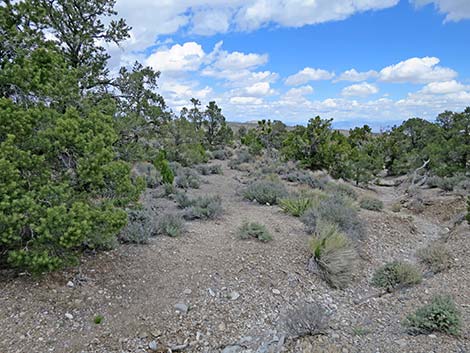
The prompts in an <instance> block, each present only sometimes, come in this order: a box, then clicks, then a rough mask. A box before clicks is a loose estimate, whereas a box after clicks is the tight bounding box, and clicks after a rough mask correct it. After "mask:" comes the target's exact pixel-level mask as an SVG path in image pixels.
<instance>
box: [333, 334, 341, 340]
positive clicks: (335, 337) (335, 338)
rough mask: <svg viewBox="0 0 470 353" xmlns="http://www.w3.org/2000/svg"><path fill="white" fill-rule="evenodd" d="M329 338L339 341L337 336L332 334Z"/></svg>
mask: <svg viewBox="0 0 470 353" xmlns="http://www.w3.org/2000/svg"><path fill="white" fill-rule="evenodd" d="M331 338H333V339H334V340H337V339H339V335H338V334H337V333H333V334H332V335H331Z"/></svg>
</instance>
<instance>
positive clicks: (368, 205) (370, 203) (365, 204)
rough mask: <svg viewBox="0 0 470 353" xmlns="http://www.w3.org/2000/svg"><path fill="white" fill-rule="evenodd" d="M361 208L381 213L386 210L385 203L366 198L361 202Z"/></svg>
mask: <svg viewBox="0 0 470 353" xmlns="http://www.w3.org/2000/svg"><path fill="white" fill-rule="evenodd" d="M359 206H361V208H363V209H365V210H369V211H377V212H380V211H382V210H383V208H384V203H383V202H382V201H381V200H378V199H374V198H372V197H364V198H363V199H361V201H359Z"/></svg>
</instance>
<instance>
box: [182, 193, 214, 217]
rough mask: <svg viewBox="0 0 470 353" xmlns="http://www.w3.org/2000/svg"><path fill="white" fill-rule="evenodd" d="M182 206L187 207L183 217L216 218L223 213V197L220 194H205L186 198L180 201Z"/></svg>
mask: <svg viewBox="0 0 470 353" xmlns="http://www.w3.org/2000/svg"><path fill="white" fill-rule="evenodd" d="M181 202H182V203H181ZM178 203H179V204H180V207H183V208H185V212H184V214H183V217H184V218H185V219H188V220H193V219H214V218H217V217H220V216H221V215H222V213H223V208H222V199H221V198H220V196H205V197H197V198H194V199H189V198H187V199H185V200H184V201H183V200H180V201H179V202H178Z"/></svg>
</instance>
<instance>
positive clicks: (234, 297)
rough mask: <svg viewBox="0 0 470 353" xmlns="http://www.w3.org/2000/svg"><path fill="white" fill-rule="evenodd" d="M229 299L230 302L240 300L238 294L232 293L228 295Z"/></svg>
mask: <svg viewBox="0 0 470 353" xmlns="http://www.w3.org/2000/svg"><path fill="white" fill-rule="evenodd" d="M229 297H230V299H231V300H237V299H238V298H240V293H238V292H235V291H233V292H231V293H230V294H229Z"/></svg>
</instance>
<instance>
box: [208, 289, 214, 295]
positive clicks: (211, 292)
mask: <svg viewBox="0 0 470 353" xmlns="http://www.w3.org/2000/svg"><path fill="white" fill-rule="evenodd" d="M207 291H208V292H209V295H210V296H211V297H215V292H214V291H213V290H212V288H208V289H207Z"/></svg>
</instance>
